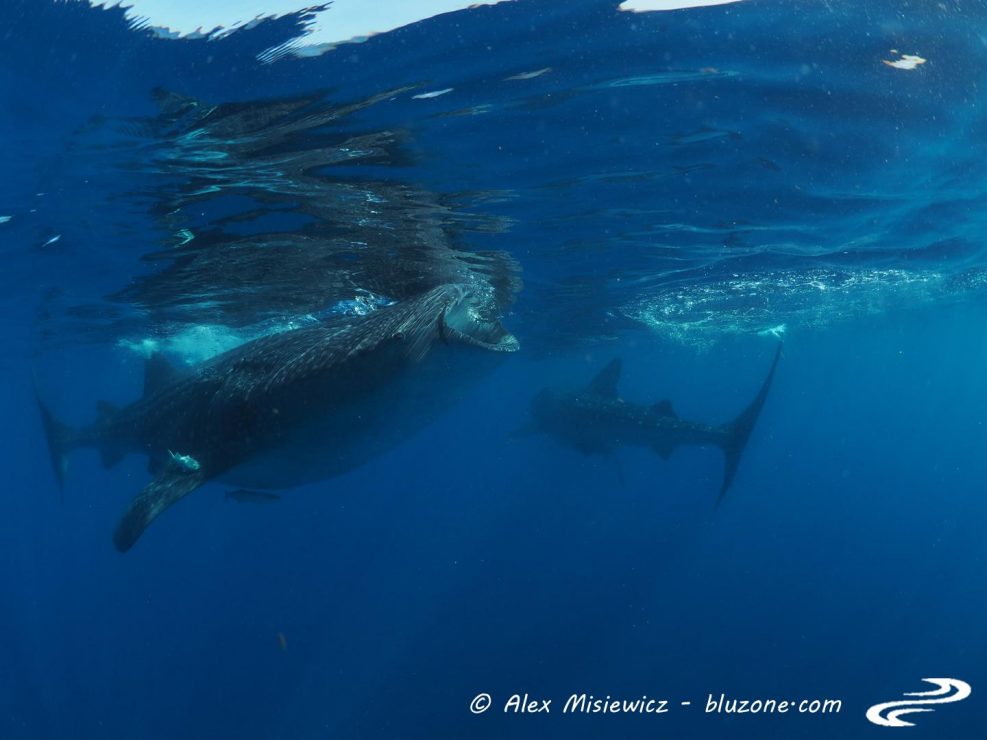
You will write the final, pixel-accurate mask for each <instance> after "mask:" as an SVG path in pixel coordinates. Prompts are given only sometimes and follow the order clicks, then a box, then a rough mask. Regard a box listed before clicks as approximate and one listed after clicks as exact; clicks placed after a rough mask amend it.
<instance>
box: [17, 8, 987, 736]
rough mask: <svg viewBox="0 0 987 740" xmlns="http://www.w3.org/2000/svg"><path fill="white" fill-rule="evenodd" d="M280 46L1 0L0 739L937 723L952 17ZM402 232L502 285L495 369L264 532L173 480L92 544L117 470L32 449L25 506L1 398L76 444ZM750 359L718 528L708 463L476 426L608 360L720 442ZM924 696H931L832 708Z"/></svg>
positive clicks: (960, 532)
mask: <svg viewBox="0 0 987 740" xmlns="http://www.w3.org/2000/svg"><path fill="white" fill-rule="evenodd" d="M308 17H309V16H308V15H307V14H306V13H299V14H296V15H291V16H286V17H283V18H281V19H278V20H271V21H266V22H261V23H258V24H256V25H254V26H252V27H250V28H246V29H244V30H240V31H237V32H235V33H232V34H229V35H227V36H224V37H222V38H214V39H210V38H193V39H165V38H160V37H159V36H157V35H155V34H154V33H152V32H151V31H149V30H148V29H146V28H141V27H136V28H135V27H133V26H132V24H130V23H129V22H128V21H127V20H126V19H125V17H124V13H123V11H122V10H120V9H109V10H106V9H93V8H91V7H89V6H88V5H86V4H83V3H79V2H21V1H19V0H5V2H4V3H3V4H2V7H0V20H2V21H3V23H2V28H3V29H4V31H3V34H4V42H3V45H2V47H0V61H2V64H0V91H2V92H3V99H4V105H3V106H2V107H0V130H2V134H3V135H2V137H0V149H2V150H3V162H4V178H3V180H2V184H0V216H9V217H10V218H9V220H7V221H4V222H3V223H0V236H2V238H3V240H2V244H3V247H4V268H5V269H4V270H3V272H2V275H3V277H2V280H3V283H2V288H3V290H2V291H0V306H2V309H3V311H2V314H0V315H2V317H3V329H4V336H5V351H4V352H3V353H2V354H0V372H2V373H3V382H2V384H0V409H2V413H0V418H2V419H3V420H5V422H6V424H5V429H4V431H2V432H0V440H2V443H3V448H4V451H5V454H4V455H3V459H4V460H5V461H6V464H5V471H4V472H5V476H4V486H3V491H4V502H5V516H4V517H3V518H2V524H0V531H2V533H3V536H2V542H3V546H2V547H0V553H2V557H3V562H2V565H0V593H2V600H0V641H2V643H0V644H2V648H3V651H2V654H3V656H4V660H3V662H2V666H3V667H2V669H0V735H2V737H4V738H32V739H34V738H66V737H71V738H83V739H88V738H135V737H139V738H176V737H190V738H203V739H204V738H291V739H293V740H294V739H303V738H304V739H308V738H377V737H398V738H419V737H420V738H435V737H451V738H462V737H480V738H484V737H490V738H515V737H517V738H527V737H538V738H545V737H553V738H555V737H557V738H570V737H573V738H583V737H634V738H636V737H642V738H643V737H667V738H680V737H683V738H684V737H695V738H707V737H709V738H719V737H725V738H786V739H787V738H800V737H805V738H833V737H840V738H857V737H870V736H872V735H876V734H880V733H882V732H883V733H891V734H893V733H895V732H899V733H906V732H908V733H910V734H912V735H916V736H921V737H930V738H946V737H948V738H978V737H981V736H982V734H983V724H982V718H981V713H982V712H981V708H982V706H983V705H982V703H981V699H980V692H979V690H978V689H979V687H980V686H981V685H983V682H984V680H985V679H987V672H985V669H984V665H985V657H987V643H985V641H984V639H983V625H984V623H985V621H987V586H985V584H984V581H983V577H982V574H983V563H984V559H985V549H984V547H985V546H984V540H983V536H982V532H983V522H984V521H985V519H987V506H985V504H984V502H983V488H984V486H983V483H982V481H983V480H984V478H985V475H987V460H985V457H984V455H983V453H982V450H983V448H984V446H985V444H987V428H985V427H984V424H983V419H984V418H985V415H987V396H985V394H984V392H983V378H984V377H985V371H987V344H985V342H984V340H983V317H984V315H985V308H987V303H985V288H987V278H985V276H987V272H985V268H987V259H985V254H984V248H983V246H982V233H983V230H984V225H985V223H984V219H985V216H984V214H987V209H985V207H984V206H985V205H987V204H985V190H987V177H985V176H984V174H983V169H982V161H983V158H984V152H983V146H984V145H983V140H984V137H983V134H984V132H985V121H987V119H985V117H984V112H983V106H982V103H981V100H980V97H981V89H982V86H983V84H984V82H985V79H984V75H985V69H987V65H985V64H984V62H985V60H987V36H985V34H984V28H987V25H985V24H987V6H984V5H983V4H982V3H963V4H959V3H951V2H947V3H927V2H910V3H892V2H887V1H885V0H875V1H874V2H870V1H869V2H866V3H824V2H799V3H795V2H783V1H781V0H763V1H762V0H744V1H743V2H740V3H737V4H732V5H725V6H718V7H710V8H694V9H688V10H682V11H675V12H669V13H647V14H638V13H627V12H620V11H618V10H617V9H616V3H615V2H613V1H612V0H611V1H609V2H603V1H601V0H572V1H571V2H566V3H558V2H549V1H548V0H517V1H516V2H508V3H503V4H500V5H496V6H491V7H480V8H474V9H470V10H466V11H462V12H458V13H452V14H446V15H441V16H437V17H435V18H431V19H428V20H426V21H422V22H420V23H416V24H414V25H411V26H407V27H405V28H401V29H398V30H396V31H392V32H390V33H386V34H381V35H378V36H374V37H372V38H370V39H369V40H367V41H366V42H364V43H359V44H343V45H341V46H339V47H338V48H336V49H334V50H332V51H329V52H327V53H325V54H323V55H321V56H315V57H305V58H298V57H295V56H292V55H290V54H286V55H276V54H275V55H272V54H269V53H266V52H268V50H270V49H276V48H278V47H279V45H281V44H283V43H284V42H286V41H288V40H289V39H291V38H293V37H295V36H297V35H298V33H299V32H300V31H301V30H303V29H304V27H305V23H306V22H307V19H308ZM905 54H908V55H917V56H919V57H920V58H922V59H924V60H925V61H924V62H923V63H921V64H919V65H917V66H915V68H914V69H907V68H902V67H896V66H893V65H892V64H888V63H887V62H892V63H894V62H897V61H900V60H901V59H902V55H905ZM905 66H907V65H905ZM443 91H447V92H443ZM434 93H442V94H439V95H434ZM216 106H219V107H216ZM223 106H225V107H223ZM217 122H218V123H217ZM315 239H322V240H329V241H332V240H342V241H345V242H346V243H347V244H348V245H349V246H348V247H347V249H348V251H346V252H345V253H343V254H340V255H336V254H335V253H334V255H333V256H332V257H331V258H329V257H326V256H325V255H323V254H322V253H316V252H314V251H313V250H312V249H311V248H310V246H311V244H312V243H313V241H312V240H315ZM333 243H335V242H333ZM436 243H441V244H442V245H443V248H447V247H448V248H454V249H455V250H457V252H458V251H462V252H463V253H466V254H468V255H476V254H477V253H483V252H490V251H494V250H497V251H503V252H506V253H508V254H509V255H510V256H511V257H512V258H513V259H514V260H516V262H517V263H518V265H519V267H520V270H521V277H522V279H523V282H524V287H523V288H522V289H520V291H519V292H518V294H517V297H516V301H514V302H513V304H511V305H510V306H509V308H507V309H506V310H505V312H504V316H503V319H502V321H503V324H504V326H505V327H507V329H508V330H509V331H510V332H512V333H513V334H514V335H515V336H516V337H517V338H518V340H519V342H520V345H521V349H520V351H519V352H518V353H515V354H512V355H510V356H508V357H505V358H504V360H503V362H501V363H500V364H499V365H498V366H497V367H496V369H494V370H493V371H492V372H491V373H489V374H488V375H485V376H483V377H480V378H477V380H476V383H475V384H474V385H473V386H472V387H471V389H470V390H469V392H468V393H466V394H464V396H463V397H462V398H461V399H460V401H459V402H458V403H457V404H455V405H454V406H453V407H452V408H451V409H450V410H448V411H447V412H444V413H442V414H441V415H439V417H438V418H437V419H436V420H435V421H434V422H433V423H431V424H429V425H428V426H426V427H425V428H424V429H421V430H418V431H409V433H408V434H407V438H406V439H405V440H404V441H403V442H402V443H401V444H400V445H399V446H397V447H396V448H394V449H393V450H391V451H389V452H387V453H386V454H384V455H382V456H380V457H377V458H376V459H374V460H372V461H371V462H369V463H368V464H366V465H363V466H360V467H358V468H356V469H354V470H352V471H351V472H348V473H346V474H344V475H342V476H339V477H336V478H333V479H330V480H326V481H323V482H320V483H316V484H312V485H307V486H303V487H300V488H296V489H292V490H289V491H286V492H285V493H284V494H283V498H282V500H281V501H279V502H277V503H276V504H273V505H270V506H260V505H250V504H238V503H236V502H232V501H228V500H226V499H224V495H223V493H224V486H223V485H221V484H218V483H209V484H207V485H206V486H204V487H203V488H202V489H201V490H199V491H196V492H195V493H194V494H193V495H191V496H190V497H189V498H188V500H187V501H184V502H182V503H181V504H180V505H178V506H176V507H175V508H174V510H171V511H168V512H167V513H165V514H164V515H163V516H162V518H161V520H160V521H159V522H156V523H155V524H154V526H153V527H151V528H150V529H149V530H148V532H147V534H146V535H145V536H144V537H143V538H142V539H141V541H140V542H139V543H138V544H137V546H136V547H134V549H133V550H132V551H130V552H128V553H126V554H124V555H121V554H120V553H118V552H116V550H115V549H114V547H113V542H112V533H113V529H114V527H115V526H116V522H117V520H118V518H119V517H120V515H121V513H122V512H123V511H124V509H125V507H126V506H127V504H128V502H129V501H130V500H131V498H132V497H133V496H134V495H135V494H136V493H137V492H138V491H139V490H140V488H141V487H142V486H144V485H145V483H147V481H148V480H149V476H148V473H147V470H146V467H147V466H146V460H145V458H143V457H141V456H137V455H131V456H129V457H127V458H126V459H125V460H124V461H122V462H121V463H120V464H119V465H117V466H115V467H113V468H111V469H109V470H106V469H104V468H103V466H102V465H101V463H100V459H99V455H98V454H95V453H94V452H93V451H91V450H88V451H79V452H75V453H73V455H72V457H71V461H70V466H69V469H68V471H67V474H66V484H65V488H64V492H62V493H60V492H59V490H58V487H57V486H56V482H55V478H54V476H53V474H52V470H51V466H50V460H49V451H48V449H47V447H46V443H45V434H44V431H43V428H42V422H41V417H40V415H39V412H38V407H37V404H36V401H35V395H34V387H35V386H37V388H38V392H39V393H40V395H41V396H42V397H43V398H44V400H45V402H46V403H47V404H48V405H50V406H51V407H52V409H54V410H55V412H56V413H57V415H58V416H59V417H60V418H63V419H65V420H66V421H67V422H69V423H71V424H73V425H81V424H84V423H88V422H90V421H91V420H92V419H93V418H94V407H95V405H96V402H97V400H107V401H110V402H113V403H116V404H121V405H122V404H126V403H129V402H131V401H133V400H134V399H136V398H138V397H139V396H140V394H141V387H142V383H143V374H144V361H145V357H146V356H147V355H149V354H151V353H152V352H155V351H157V352H161V353H163V354H164V355H165V356H167V357H168V358H169V360H170V361H171V362H173V363H174V364H176V365H179V366H189V367H195V366H197V364H198V363H202V362H206V361H208V359H209V358H210V357H212V356H215V355H217V354H219V353H222V352H223V351H225V350H227V349H230V348H232V347H234V346H237V345H239V344H241V343H242V342H245V341H249V340H251V339H253V338H256V337H258V336H264V335H268V334H277V333H281V332H285V331H290V330H292V329H294V328H297V327H300V326H308V325H311V324H312V323H314V322H317V321H319V320H320V319H321V318H325V317H326V316H337V317H338V316H350V317H352V319H353V321H359V320H360V318H361V317H362V316H365V315H367V314H369V313H373V312H374V311H380V310H385V309H386V308H387V307H388V306H390V305H394V304H400V303H401V302H402V301H403V300H406V299H407V297H408V296H409V295H411V293H413V292H414V290H415V286H417V285H419V284H420V283H421V281H426V282H427V281H428V280H429V279H431V278H432V277H433V275H432V274H430V273H429V271H428V270H427V269H425V268H422V267H421V265H425V266H426V267H427V266H428V265H431V264H432V262H431V255H432V250H433V247H434V245H435V244H436ZM257 245H260V248H258V246H257ZM272 255H273V256H272ZM313 255H314V256H313ZM408 255H411V256H410V257H409V256H408ZM412 258H413V259H412ZM405 259H408V260H409V261H410V262H409V264H410V267H409V268H408V270H407V271H405V272H402V275H401V278H400V281H396V280H394V279H389V280H385V281H380V280H377V279H376V277H375V276H376V275H378V273H379V272H380V271H381V270H383V273H385V274H390V273H389V272H388V269H384V268H380V267H379V266H380V265H381V264H384V265H393V264H397V263H398V262H400V263H401V264H404V262H403V261H402V260H405ZM457 259H459V258H458V257H457ZM467 261H468V260H467ZM374 265H377V266H378V267H377V268H374V267H373V266H374ZM375 269H376V270H377V272H375ZM344 278H345V279H344ZM398 283H400V285H398ZM779 337H783V338H784V353H783V357H782V360H781V363H780V365H779V367H778V371H777V375H776V378H775V382H774V385H773V387H772V388H771V392H770V394H769V396H768V400H767V403H766V405H765V407H764V410H763V413H762V414H761V417H760V419H759V420H758V423H757V425H756V427H755V429H754V432H753V436H752V437H751V439H750V442H749V444H748V446H747V448H746V450H745V452H744V455H743V458H742V461H741V464H740V469H739V472H738V474H737V478H736V480H735V482H734V484H733V486H732V488H731V489H730V491H729V492H728V494H727V497H726V499H725V500H724V502H723V503H722V505H720V506H714V503H715V500H716V495H717V490H718V488H719V485H720V480H721V476H722V455H721V453H720V452H719V451H718V450H715V449H708V448H695V447H684V448H681V449H679V450H677V451H676V452H675V454H674V455H673V456H672V457H671V458H670V459H668V460H662V459H661V458H660V457H659V456H657V455H655V454H654V453H653V452H652V451H650V450H642V449H621V450H618V451H617V453H616V455H615V458H616V459H614V457H607V456H600V455H583V454H580V453H579V452H575V451H572V450H570V449H566V448H564V447H562V446H559V445H557V444H555V443H554V442H553V441H552V440H551V439H550V438H548V437H547V436H544V435H541V436H538V435H516V434H514V432H515V430H517V429H519V428H521V427H523V426H524V425H525V424H526V423H527V421H528V408H529V404H530V401H531V399H532V397H533V396H534V395H535V394H536V393H537V392H538V391H539V390H540V389H541V388H543V387H545V386H570V387H576V386H579V385H580V384H584V383H586V382H588V380H589V379H590V378H591V377H592V376H593V375H594V374H595V373H596V372H597V371H599V370H600V369H601V368H602V367H603V366H604V365H605V364H606V363H607V362H608V361H609V360H610V359H612V358H613V357H621V358H622V360H623V367H624V376H623V378H622V380H621V386H620V391H621V395H622V396H623V397H624V398H626V399H627V400H628V401H634V402H638V403H642V404H651V403H654V402H656V401H658V400H661V399H666V398H667V399H671V400H672V403H673V404H674V406H675V409H676V410H677V412H678V413H679V414H680V415H681V416H682V417H683V418H686V419H697V420H703V421H710V422H715V423H721V422H727V421H729V420H731V419H732V418H734V417H735V416H736V415H737V414H738V413H739V412H740V411H741V410H742V409H743V408H744V407H745V405H746V404H747V403H748V402H749V401H750V399H751V398H752V397H753V396H754V394H755V393H756V391H757V388H758V387H759V385H760V383H761V381H762V379H763V377H764V374H765V372H766V371H767V368H768V366H769V364H770V361H771V357H772V354H773V352H774V348H775V346H776V343H777V342H778V341H779ZM425 390H426V391H427V392H438V390H439V389H435V388H433V389H425ZM394 423H395V424H402V423H404V421H403V420H402V419H401V418H400V417H398V416H396V417H395V419H394ZM935 676H951V677H956V678H958V679H961V680H963V681H965V682H967V683H969V684H970V685H971V686H972V687H973V695H972V696H971V698H970V699H968V700H966V701H963V702H959V703H956V704H951V705H944V706H941V707H938V708H937V709H936V711H935V713H934V714H915V715H910V716H909V718H910V719H911V720H913V721H914V722H915V723H916V727H914V728H910V729H908V730H905V729H902V730H891V729H887V728H881V727H875V726H873V725H872V724H870V723H868V721H867V720H866V719H865V716H864V714H865V712H866V710H867V708H868V707H869V706H871V705H874V704H877V703H880V702H885V701H892V700H896V699H900V698H901V697H902V695H903V694H904V693H905V692H910V691H912V692H913V691H921V690H923V687H924V688H928V685H923V683H922V679H924V678H927V677H935ZM481 693H487V694H489V695H490V696H491V697H492V700H493V705H492V707H491V708H490V709H489V710H488V711H486V712H484V713H483V714H482V715H476V714H473V713H472V712H471V711H470V702H471V701H472V700H473V699H474V697H476V696H477V695H479V694H481ZM583 693H585V694H592V695H594V696H595V697H600V698H603V697H606V696H611V697H614V698H621V699H623V698H628V699H634V698H637V697H640V696H642V695H647V696H648V697H651V698H658V699H666V700H669V702H670V711H669V712H668V713H667V714H661V715H635V714H630V715H611V714H593V715H583V714H576V715H572V714H563V713H562V707H563V705H564V703H565V701H566V699H567V698H568V697H569V696H570V695H572V694H577V695H578V694H583ZM721 693H722V694H726V695H727V696H728V697H733V698H738V699H754V698H776V699H779V700H799V701H801V700H802V699H815V698H819V699H839V700H841V702H842V704H841V709H840V711H839V712H838V713H831V714H826V715H807V714H803V713H799V712H791V713H787V714H784V715H782V714H774V715H723V714H715V713H706V712H705V711H704V706H705V704H706V701H707V697H708V696H709V695H713V696H714V697H718V696H719V695H720V694H721ZM514 694H519V695H524V694H528V695H529V696H530V698H539V699H552V712H551V713H550V714H547V715H545V714H532V715H528V714H515V713H513V712H505V711H503V710H504V706H505V703H506V702H507V701H508V699H509V698H510V697H511V696H512V695H514ZM683 701H691V702H692V704H691V706H689V707H683V706H681V702H683Z"/></svg>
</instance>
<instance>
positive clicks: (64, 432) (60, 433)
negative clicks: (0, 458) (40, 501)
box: [34, 388, 76, 493]
mask: <svg viewBox="0 0 987 740" xmlns="http://www.w3.org/2000/svg"><path fill="white" fill-rule="evenodd" d="M34 397H35V399H37V402H38V409H39V410H40V411H41V422H42V424H44V429H45V437H47V438H48V454H49V455H50V456H51V469H52V472H54V473H55V482H56V483H58V492H59V493H61V492H62V489H63V487H64V483H65V467H66V462H67V458H68V452H69V450H71V449H72V447H73V441H74V439H75V436H76V435H75V432H74V431H73V430H72V429H71V428H70V427H69V426H68V425H66V424H63V423H62V422H60V421H59V420H58V419H56V418H55V416H54V414H52V413H51V411H50V410H49V409H48V407H47V406H45V404H44V401H42V400H41V394H39V393H38V390H37V388H35V390H34Z"/></svg>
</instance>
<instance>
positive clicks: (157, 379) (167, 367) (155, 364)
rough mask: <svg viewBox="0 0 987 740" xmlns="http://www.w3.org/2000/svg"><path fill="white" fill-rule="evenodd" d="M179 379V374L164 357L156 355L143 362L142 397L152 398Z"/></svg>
mask: <svg viewBox="0 0 987 740" xmlns="http://www.w3.org/2000/svg"><path fill="white" fill-rule="evenodd" d="M178 378H179V372H178V370H176V369H175V367H174V365H172V364H171V363H170V362H168V360H166V359H165V356H164V355H162V354H160V353H156V354H153V355H151V356H150V357H149V358H147V360H146V361H145V362H144V397H145V398H147V397H148V396H153V395H154V394H155V393H157V392H158V391H160V390H161V389H162V388H167V387H168V386H169V385H171V384H173V383H174V382H175V381H176V380H178Z"/></svg>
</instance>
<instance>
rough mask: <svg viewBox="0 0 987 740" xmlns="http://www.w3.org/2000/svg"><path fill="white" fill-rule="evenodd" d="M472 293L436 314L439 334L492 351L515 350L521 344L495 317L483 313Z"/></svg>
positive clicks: (453, 340) (446, 340)
mask: <svg viewBox="0 0 987 740" xmlns="http://www.w3.org/2000/svg"><path fill="white" fill-rule="evenodd" d="M481 305H482V304H481V303H479V302H478V301H477V299H476V297H475V296H473V295H471V294H466V295H464V296H463V297H462V298H461V299H460V300H458V301H456V302H455V303H453V304H451V305H450V306H449V307H447V308H446V310H445V311H443V312H442V313H440V314H439V337H440V338H441V339H442V341H444V342H445V343H447V344H450V343H453V342H461V343H463V344H468V345H471V346H474V347H480V348H482V349H486V350H491V351H494V352H516V351H517V350H518V349H519V348H520V343H519V342H518V340H517V337H515V336H514V335H513V334H511V333H510V332H509V331H507V330H506V329H505V328H504V327H503V325H501V323H500V322H499V321H498V320H497V319H495V318H487V317H485V316H484V315H483V312H482V310H481Z"/></svg>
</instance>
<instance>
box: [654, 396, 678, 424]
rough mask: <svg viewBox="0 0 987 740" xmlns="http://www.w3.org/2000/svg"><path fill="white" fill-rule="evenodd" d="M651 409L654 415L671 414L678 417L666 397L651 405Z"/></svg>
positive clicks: (675, 417)
mask: <svg viewBox="0 0 987 740" xmlns="http://www.w3.org/2000/svg"><path fill="white" fill-rule="evenodd" d="M651 410H652V412H654V414H655V415H656V416H671V417H672V418H673V419H678V418H679V415H678V414H676V413H675V409H673V408H672V402H671V401H669V400H668V399H665V400H663V401H659V402H658V403H656V404H655V405H654V406H652V407H651Z"/></svg>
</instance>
